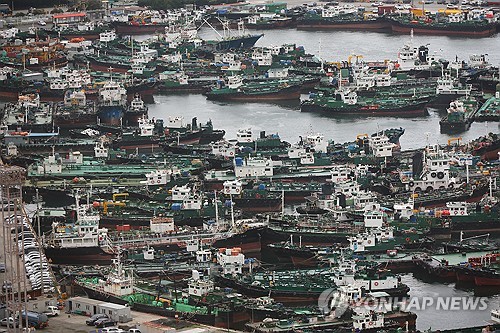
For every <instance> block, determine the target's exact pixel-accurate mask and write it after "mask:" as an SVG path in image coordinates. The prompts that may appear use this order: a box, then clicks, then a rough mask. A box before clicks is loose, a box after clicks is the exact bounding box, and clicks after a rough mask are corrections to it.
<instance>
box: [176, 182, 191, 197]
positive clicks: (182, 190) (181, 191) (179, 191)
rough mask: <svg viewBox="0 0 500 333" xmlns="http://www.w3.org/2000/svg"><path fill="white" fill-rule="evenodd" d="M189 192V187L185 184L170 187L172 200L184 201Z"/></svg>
mask: <svg viewBox="0 0 500 333" xmlns="http://www.w3.org/2000/svg"><path fill="white" fill-rule="evenodd" d="M190 194H191V188H190V187H189V186H187V185H183V186H178V185H175V186H174V187H172V200H173V201H184V199H186V198H187V197H188V196H189V195H190Z"/></svg>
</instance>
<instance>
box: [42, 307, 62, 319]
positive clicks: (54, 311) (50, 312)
mask: <svg viewBox="0 0 500 333" xmlns="http://www.w3.org/2000/svg"><path fill="white" fill-rule="evenodd" d="M43 313H44V314H46V315H47V317H55V316H59V315H60V314H61V311H60V310H59V309H58V308H57V306H55V305H49V306H47V308H46V309H45V311H44V312H43Z"/></svg>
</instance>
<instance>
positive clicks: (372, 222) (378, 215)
mask: <svg viewBox="0 0 500 333" xmlns="http://www.w3.org/2000/svg"><path fill="white" fill-rule="evenodd" d="M363 217H364V219H363V220H364V223H365V227H366V228H380V227H382V225H384V222H385V217H384V213H382V212H380V211H367V212H365V214H364V215H363Z"/></svg>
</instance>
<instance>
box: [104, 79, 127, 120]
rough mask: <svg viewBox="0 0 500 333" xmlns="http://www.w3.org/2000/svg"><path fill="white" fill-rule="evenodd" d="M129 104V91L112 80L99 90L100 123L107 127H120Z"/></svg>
mask: <svg viewBox="0 0 500 333" xmlns="http://www.w3.org/2000/svg"><path fill="white" fill-rule="evenodd" d="M126 102H127V91H126V89H125V88H124V87H123V85H122V84H120V83H119V82H117V81H113V80H112V79H111V80H110V81H108V82H106V83H105V84H104V85H103V86H102V87H101V88H100V89H99V101H98V106H97V109H98V111H97V115H98V117H99V122H100V123H102V124H105V125H112V126H120V125H121V124H122V119H123V116H124V113H125V112H126V111H125V106H126Z"/></svg>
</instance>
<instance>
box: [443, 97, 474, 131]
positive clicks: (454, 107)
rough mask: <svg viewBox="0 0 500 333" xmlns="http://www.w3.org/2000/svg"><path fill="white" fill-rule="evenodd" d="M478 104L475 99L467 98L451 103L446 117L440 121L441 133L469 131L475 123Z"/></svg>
mask: <svg viewBox="0 0 500 333" xmlns="http://www.w3.org/2000/svg"><path fill="white" fill-rule="evenodd" d="M477 110H478V103H477V101H476V99H475V98H473V97H465V98H462V99H458V100H455V101H453V102H451V103H450V106H449V107H448V109H446V112H447V114H446V116H444V117H443V118H441V120H440V121H439V128H440V130H441V133H457V132H458V133H459V132H465V131H467V130H468V129H469V127H470V125H471V124H472V122H473V121H474V118H475V115H476V111H477Z"/></svg>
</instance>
